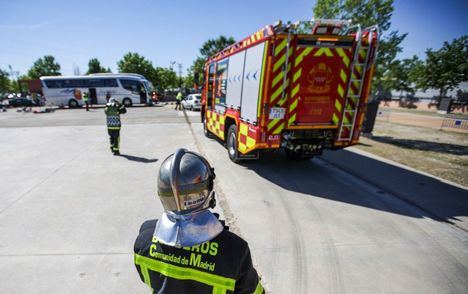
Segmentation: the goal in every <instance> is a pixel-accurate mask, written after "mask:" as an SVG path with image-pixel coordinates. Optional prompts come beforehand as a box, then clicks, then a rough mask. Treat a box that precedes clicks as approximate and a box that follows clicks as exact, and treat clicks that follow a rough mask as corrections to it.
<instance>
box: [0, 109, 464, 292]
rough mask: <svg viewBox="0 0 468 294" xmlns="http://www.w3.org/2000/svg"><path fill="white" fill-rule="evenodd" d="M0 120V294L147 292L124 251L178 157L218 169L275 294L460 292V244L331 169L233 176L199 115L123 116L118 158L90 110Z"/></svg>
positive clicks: (228, 202) (261, 169) (251, 166)
mask: <svg viewBox="0 0 468 294" xmlns="http://www.w3.org/2000/svg"><path fill="white" fill-rule="evenodd" d="M101 111H102V110H101ZM9 115H10V118H9V119H5V117H2V116H0V162H2V164H1V165H0V178H1V179H2V180H1V185H0V223H1V224H2V225H1V226H0V293H30V292H31V291H32V292H33V293H102V292H108V293H148V291H147V290H146V288H145V285H143V284H142V283H141V282H140V281H139V279H138V276H137V274H136V272H135V270H134V269H133V265H132V254H131V252H132V244H133V240H134V238H135V234H136V231H137V230H138V227H139V225H140V223H141V222H142V221H143V220H145V219H148V218H152V217H155V216H158V215H160V214H161V212H162V208H161V205H160V204H159V203H158V201H157V200H156V199H155V184H156V183H155V176H156V172H157V168H158V167H159V164H160V163H161V161H162V160H163V159H164V158H165V156H167V155H168V154H169V153H170V152H172V151H173V150H174V149H175V148H176V147H187V148H190V149H192V150H198V151H199V152H202V153H203V154H205V155H207V157H208V158H209V160H210V161H211V162H212V164H213V166H214V167H215V168H216V172H217V175H218V177H217V189H218V192H219V194H220V200H221V201H220V202H221V203H222V206H223V208H224V213H225V214H226V216H227V217H229V219H230V221H231V224H232V225H233V229H234V230H236V231H238V232H239V233H240V234H242V235H243V236H244V237H245V238H246V239H247V240H248V242H249V244H250V246H251V248H252V252H253V256H254V259H255V262H256V265H257V268H258V270H259V272H260V273H261V274H262V276H263V280H264V283H265V284H266V286H267V288H268V289H269V290H270V291H271V292H273V293H393V292H398V293H464V292H465V290H466V289H467V288H468V267H467V266H468V246H467V242H468V234H467V233H466V232H465V231H463V230H461V229H459V228H458V227H455V226H454V225H451V224H448V223H446V222H443V221H441V220H440V219H437V218H434V217H431V216H429V215H428V213H427V211H425V210H424V209H423V208H421V207H417V206H415V205H412V204H411V202H408V201H406V200H404V199H402V198H401V195H394V194H392V191H388V190H386V189H383V188H382V187H381V185H378V183H374V180H373V179H370V178H362V177H358V176H356V172H352V171H349V170H348V171H343V170H342V168H341V167H340V168H338V167H337V166H338V165H337V164H336V162H335V163H333V162H332V159H331V157H324V158H323V159H313V160H310V161H304V162H301V161H288V160H287V159H286V158H285V157H284V155H283V154H281V153H279V154H268V155H265V156H264V157H263V159H262V160H260V161H258V162H250V163H246V164H243V165H235V164H232V163H230V162H229V160H228V158H227V155H226V150H225V149H224V147H223V146H222V145H221V144H220V143H219V142H218V141H216V140H210V139H206V138H204V137H203V133H202V126H201V124H199V123H198V117H197V114H196V113H195V114H193V113H190V114H189V116H190V118H189V121H191V122H192V123H191V128H190V127H189V125H188V124H187V123H186V120H185V117H184V116H183V115H181V113H180V112H179V113H176V112H175V111H174V110H172V109H170V108H169V107H163V108H132V109H130V110H129V113H128V115H127V116H126V117H125V120H124V125H125V126H124V129H123V131H122V153H123V154H124V155H125V156H122V157H113V156H112V155H110V152H109V150H108V146H107V144H108V142H107V138H106V131H105V127H104V126H103V125H102V122H103V118H102V112H99V111H98V110H96V113H85V112H83V111H81V112H80V111H79V110H74V111H69V112H67V111H61V112H55V113H53V114H43V115H36V116H34V115H33V114H16V113H9ZM21 115H22V116H21ZM85 115H86V117H85ZM36 117H37V118H36ZM12 120H13V121H12ZM64 125H65V126H64ZM31 126H41V127H40V128H38V127H31ZM338 154H340V153H338ZM332 157H333V156H332ZM335 159H336V158H335ZM338 160H339V157H338ZM357 160H358V159H357ZM361 164H368V162H367V161H365V160H362V161H361V162H359V161H357V162H356V166H362V170H366V171H367V172H368V173H371V174H372V173H376V172H378V171H376V170H372V169H375V168H378V167H375V166H369V165H366V166H363V165H361ZM377 166H378V165H377ZM348 172H350V173H348ZM396 172H397V173H398V172H399V171H398V170H397V171H396ZM401 189H402V190H405V189H406V188H405V187H401ZM461 193H466V190H465V191H461ZM465 195H466V194H465ZM436 196H445V195H436ZM431 197H435V196H431ZM436 212H437V211H436ZM459 214H462V215H461V216H466V211H461V212H460V213H458V215H459ZM459 216H460V215H459ZM31 289H33V290H31Z"/></svg>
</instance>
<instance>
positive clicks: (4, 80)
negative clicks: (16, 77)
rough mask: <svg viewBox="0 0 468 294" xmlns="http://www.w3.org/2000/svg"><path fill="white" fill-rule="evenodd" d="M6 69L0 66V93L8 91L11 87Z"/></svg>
mask: <svg viewBox="0 0 468 294" xmlns="http://www.w3.org/2000/svg"><path fill="white" fill-rule="evenodd" d="M8 76H9V74H8V72H7V71H6V70H3V69H1V68H0V93H4V92H8V91H10V89H11V82H10V79H9V78H8Z"/></svg>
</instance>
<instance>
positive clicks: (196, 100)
mask: <svg viewBox="0 0 468 294" xmlns="http://www.w3.org/2000/svg"><path fill="white" fill-rule="evenodd" d="M182 107H183V108H185V109H190V110H200V107H201V94H190V95H187V97H185V99H184V100H182Z"/></svg>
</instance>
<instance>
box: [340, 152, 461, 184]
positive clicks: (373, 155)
mask: <svg viewBox="0 0 468 294" xmlns="http://www.w3.org/2000/svg"><path fill="white" fill-rule="evenodd" d="M346 149H347V150H348V151H351V152H353V153H356V154H359V155H363V156H366V157H369V158H372V159H375V160H378V161H381V162H385V163H388V164H390V165H393V166H397V167H399V168H403V169H406V170H409V171H412V172H415V173H418V174H420V175H423V176H426V177H430V178H433V179H435V180H438V181H441V182H443V183H445V184H448V185H452V186H455V187H457V188H460V189H464V190H467V191H468V187H465V186H463V185H460V184H457V183H454V182H452V181H449V180H445V179H442V178H439V177H437V176H434V175H431V174H429V173H426V172H423V171H421V170H418V169H415V168H412V167H409V166H407V165H404V164H402V163H398V162H396V161H393V160H390V159H387V158H383V157H381V156H378V155H375V154H372V153H369V152H367V151H363V150H360V149H357V148H355V147H349V148H346Z"/></svg>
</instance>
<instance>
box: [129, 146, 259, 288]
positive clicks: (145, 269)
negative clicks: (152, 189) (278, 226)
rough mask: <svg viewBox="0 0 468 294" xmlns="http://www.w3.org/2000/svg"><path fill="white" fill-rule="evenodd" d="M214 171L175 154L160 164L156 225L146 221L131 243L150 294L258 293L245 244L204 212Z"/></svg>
mask: <svg viewBox="0 0 468 294" xmlns="http://www.w3.org/2000/svg"><path fill="white" fill-rule="evenodd" d="M214 178H215V173H214V169H213V168H211V166H210V164H209V163H208V162H207V160H206V159H205V158H203V157H202V156H200V155H198V154H196V153H194V152H190V151H187V150H185V149H178V150H177V151H176V152H175V153H174V154H172V155H170V156H169V157H168V158H166V159H165V160H164V162H163V163H162V165H161V168H160V170H159V175H158V196H159V199H160V200H161V202H162V205H163V207H164V213H163V214H162V217H161V219H159V220H148V221H146V222H144V223H143V224H142V226H141V228H140V233H139V235H138V237H137V239H136V241H135V248H134V252H135V255H134V261H135V266H136V268H137V270H138V273H139V274H140V278H141V280H142V281H143V282H144V283H146V284H147V285H148V286H149V287H150V288H151V289H152V291H153V293H191V294H198V293H210V294H211V293H264V292H265V291H264V289H263V287H262V285H261V283H260V279H259V277H258V275H257V272H256V271H255V269H254V267H253V265H252V259H251V256H250V250H249V246H248V244H247V242H246V241H244V240H243V239H242V238H240V237H239V236H237V235H236V234H234V233H232V232H230V231H229V230H228V229H227V227H224V225H223V224H222V223H221V222H220V221H219V220H218V218H217V217H216V216H215V215H214V214H213V213H212V212H211V211H210V210H209V209H210V208H213V207H214V206H215V205H216V201H215V193H214V190H213V180H214Z"/></svg>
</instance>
